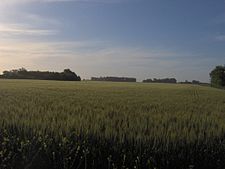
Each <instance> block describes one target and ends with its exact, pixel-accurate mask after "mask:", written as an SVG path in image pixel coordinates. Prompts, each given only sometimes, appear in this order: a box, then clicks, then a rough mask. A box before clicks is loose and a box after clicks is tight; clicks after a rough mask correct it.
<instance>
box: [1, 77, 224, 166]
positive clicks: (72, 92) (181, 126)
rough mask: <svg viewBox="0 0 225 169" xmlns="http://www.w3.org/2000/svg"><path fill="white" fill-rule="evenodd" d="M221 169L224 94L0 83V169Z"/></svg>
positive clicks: (136, 86) (157, 87) (178, 88)
mask: <svg viewBox="0 0 225 169" xmlns="http://www.w3.org/2000/svg"><path fill="white" fill-rule="evenodd" d="M224 166H225V91H224V90H219V89H214V88H209V87H202V86H193V85H176V84H171V85H170V84H167V85H165V84H142V83H104V82H101V83H98V82H57V81H31V80H0V168H1V169H11V168H13V169H35V168H37V169H45V168H46V169H47V168H48V169H51V168H52V169H70V168H71V169H72V168H74V169H89V168H93V169H101V168H103V169H116V168H117V169H121V168H124V169H125V168H129V169H132V168H133V169H134V168H139V169H145V168H146V169H147V168H148V169H154V168H155V169H191V168H196V169H203V168H204V169H207V168H209V169H211V168H212V169H223V168H224Z"/></svg>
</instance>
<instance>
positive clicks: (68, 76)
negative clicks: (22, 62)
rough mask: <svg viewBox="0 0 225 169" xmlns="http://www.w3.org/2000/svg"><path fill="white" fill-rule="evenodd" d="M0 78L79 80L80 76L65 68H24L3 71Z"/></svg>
mask: <svg viewBox="0 0 225 169" xmlns="http://www.w3.org/2000/svg"><path fill="white" fill-rule="evenodd" d="M0 78H4V79H36V80H61V81H81V78H80V76H78V75H77V74H76V73H74V72H72V71H71V70H70V69H65V70H64V71H63V72H49V71H28V70H26V69H25V68H21V69H14V70H10V71H4V72H3V74H2V75H1V76H0Z"/></svg>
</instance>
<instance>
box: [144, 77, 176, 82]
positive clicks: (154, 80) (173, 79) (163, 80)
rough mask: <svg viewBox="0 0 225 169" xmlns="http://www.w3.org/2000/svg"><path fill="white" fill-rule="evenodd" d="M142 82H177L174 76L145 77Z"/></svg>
mask: <svg viewBox="0 0 225 169" xmlns="http://www.w3.org/2000/svg"><path fill="white" fill-rule="evenodd" d="M143 83H177V80H176V79H175V78H165V79H156V78H154V79H153V80H152V79H146V80H143Z"/></svg>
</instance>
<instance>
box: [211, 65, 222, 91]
mask: <svg viewBox="0 0 225 169" xmlns="http://www.w3.org/2000/svg"><path fill="white" fill-rule="evenodd" d="M210 77H211V85H212V86H213V87H224V86H225V66H216V68H215V69H213V70H212V71H211V73H210Z"/></svg>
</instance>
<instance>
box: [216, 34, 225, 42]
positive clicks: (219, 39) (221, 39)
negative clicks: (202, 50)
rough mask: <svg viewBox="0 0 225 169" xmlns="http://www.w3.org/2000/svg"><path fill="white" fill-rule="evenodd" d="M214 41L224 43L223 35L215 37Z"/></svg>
mask: <svg viewBox="0 0 225 169" xmlns="http://www.w3.org/2000/svg"><path fill="white" fill-rule="evenodd" d="M216 40H218V41H225V35H220V36H217V37H216Z"/></svg>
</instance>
